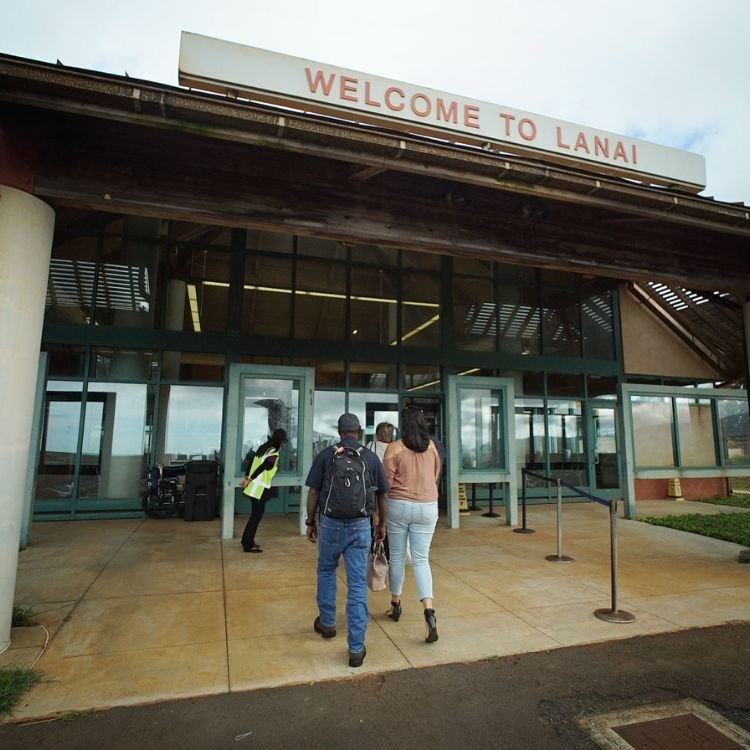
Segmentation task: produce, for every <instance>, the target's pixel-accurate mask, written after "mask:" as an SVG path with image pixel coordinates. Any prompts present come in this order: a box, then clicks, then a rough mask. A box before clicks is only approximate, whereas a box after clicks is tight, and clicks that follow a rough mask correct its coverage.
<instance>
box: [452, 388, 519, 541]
mask: <svg viewBox="0 0 750 750" xmlns="http://www.w3.org/2000/svg"><path fill="white" fill-rule="evenodd" d="M513 404H514V390H513V381H512V380H510V379H508V378H473V377H466V376H458V375H452V376H449V378H448V402H447V423H448V430H447V443H448V444H447V446H446V453H447V467H448V468H447V472H446V474H447V485H448V525H449V526H451V527H453V528H455V527H458V525H459V523H458V519H459V514H458V495H459V485H460V484H465V485H468V484H490V483H491V484H499V485H504V498H505V508H506V521H507V523H509V524H514V523H516V522H517V508H516V487H517V478H516V441H515V439H514V435H515V414H514V406H513Z"/></svg>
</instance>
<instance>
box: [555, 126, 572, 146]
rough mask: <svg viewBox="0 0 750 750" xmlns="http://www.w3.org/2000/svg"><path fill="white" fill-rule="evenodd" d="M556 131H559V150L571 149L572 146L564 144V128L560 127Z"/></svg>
mask: <svg viewBox="0 0 750 750" xmlns="http://www.w3.org/2000/svg"><path fill="white" fill-rule="evenodd" d="M556 130H557V147H558V148H570V146H569V145H568V144H567V143H563V139H562V128H561V127H560V126H559V125H558V126H557V128H556Z"/></svg>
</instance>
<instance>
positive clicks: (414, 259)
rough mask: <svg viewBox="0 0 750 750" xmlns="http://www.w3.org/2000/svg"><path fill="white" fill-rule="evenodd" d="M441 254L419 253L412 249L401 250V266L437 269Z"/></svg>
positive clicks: (424, 269)
mask: <svg viewBox="0 0 750 750" xmlns="http://www.w3.org/2000/svg"><path fill="white" fill-rule="evenodd" d="M441 257H442V256H440V255H435V254H434V253H420V252H416V251H414V250H402V251H401V267H402V268H416V269H419V270H422V271H437V270H438V269H439V268H440V259H441Z"/></svg>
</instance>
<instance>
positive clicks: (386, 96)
mask: <svg viewBox="0 0 750 750" xmlns="http://www.w3.org/2000/svg"><path fill="white" fill-rule="evenodd" d="M391 94H398V95H399V96H400V97H401V98H402V99H403V98H404V96H405V94H404V92H403V91H402V90H401V89H399V88H397V87H396V86H390V87H389V88H387V89H386V90H385V94H384V97H383V98H384V99H385V106H386V107H388V109H392V110H393V111H394V112H400V111H401V110H402V109H403V108H404V104H403V102H402V103H401V104H394V103H393V102H392V101H391Z"/></svg>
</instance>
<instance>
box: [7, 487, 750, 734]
mask: <svg viewBox="0 0 750 750" xmlns="http://www.w3.org/2000/svg"><path fill="white" fill-rule="evenodd" d="M721 510H730V509H728V508H722V507H719V506H709V505H705V504H699V503H690V502H680V503H675V502H667V501H649V502H643V503H641V504H640V506H639V511H640V512H641V513H642V514H643V515H664V514H666V513H672V512H683V513H684V512H704V513H715V512H718V511H721ZM244 520H245V519H244V518H238V519H237V530H238V531H240V530H241V528H242V525H243V523H244ZM461 523H462V528H461V529H460V530H450V529H447V528H445V526H444V523H443V522H441V523H440V524H439V528H438V533H437V534H436V537H435V541H434V544H433V550H432V560H433V574H434V579H435V602H436V610H437V615H438V628H439V632H440V640H439V641H438V642H437V643H435V644H430V645H427V644H425V643H424V640H423V638H424V635H423V620H422V617H421V611H420V609H421V607H420V605H419V602H418V601H416V597H415V594H414V588H413V580H412V577H411V573H410V572H407V584H406V589H405V591H404V599H403V601H404V615H403V617H402V618H401V621H400V622H399V623H394V622H392V621H391V620H389V619H388V618H386V617H385V616H384V612H385V609H386V608H387V605H388V594H387V593H378V594H372V593H371V594H370V614H371V621H370V626H369V628H368V633H367V659H366V661H365V663H364V666H363V667H362V669H358V670H354V669H350V668H349V667H348V664H347V658H346V657H347V650H346V637H345V615H344V602H345V574H344V572H343V570H341V579H340V583H341V585H340V587H339V604H340V610H339V622H338V629H339V636H338V637H337V638H334V639H331V640H323V639H321V638H320V637H319V636H318V635H316V634H315V633H314V632H313V630H312V621H313V619H314V617H315V615H316V608H315V559H316V548H315V547H314V546H313V545H311V544H309V543H308V542H307V541H306V540H305V539H304V538H302V537H300V536H298V535H297V533H296V517H291V516H290V517H273V516H270V517H267V518H265V519H264V520H263V523H262V525H261V528H260V532H259V535H258V540H259V542H260V544H261V546H263V547H264V549H265V552H264V553H263V554H260V555H248V554H244V553H242V550H241V547H240V544H239V541H238V540H237V539H235V540H232V541H228V542H222V541H220V540H219V538H218V533H219V525H218V521H213V522H208V523H185V522H184V521H182V520H179V519H174V520H153V519H145V520H139V519H133V520H119V521H83V522H80V521H79V522H65V523H63V522H60V523H39V524H35V525H34V527H33V529H32V544H31V546H30V547H29V548H28V549H26V550H24V551H23V552H22V553H21V556H20V564H19V575H18V583H17V592H16V604H17V605H18V606H22V607H32V608H33V610H34V612H36V613H37V614H38V616H39V619H40V621H41V623H42V624H43V625H44V626H45V628H46V632H48V633H49V642H48V643H47V644H46V647H45V641H46V640H47V634H46V632H45V630H44V629H43V628H40V627H33V628H18V629H14V631H13V640H12V646H11V649H10V650H9V651H8V652H6V653H5V654H4V655H2V656H0V663H2V664H9V663H15V664H19V665H27V666H28V665H30V664H32V663H34V662H36V666H37V667H38V668H39V669H40V670H42V671H43V672H44V674H45V677H46V679H45V681H44V682H43V683H41V684H39V685H37V686H36V687H34V688H33V689H32V690H31V691H30V692H29V693H28V694H27V695H26V696H25V698H24V700H23V702H22V704H21V705H20V706H19V707H18V708H17V710H16V712H15V715H14V720H16V721H17V720H29V719H31V718H40V717H47V716H53V715H57V714H60V713H65V712H72V711H84V710H89V709H102V708H107V707H111V706H128V705H136V704H141V703H149V702H153V701H161V700H167V699H171V698H183V697H191V696H202V695H212V694H213V695H218V694H224V693H236V692H239V691H246V690H255V689H258V688H266V687H278V686H282V685H293V684H303V683H311V682H317V681H325V680H339V679H348V678H351V677H353V676H357V675H362V674H365V675H366V674H368V673H369V674H374V673H384V672H392V671H399V670H408V669H410V668H414V667H431V666H435V665H440V664H448V663H453V662H472V661H476V660H480V659H486V658H488V657H499V656H506V655H511V654H520V653H524V652H539V651H548V650H551V649H558V648H560V647H562V646H571V645H579V644H589V643H595V642H601V641H609V640H612V639H622V638H629V637H632V636H636V635H648V634H656V633H665V632H669V631H677V630H682V629H688V628H695V627H704V626H710V625H719V624H721V623H725V622H728V621H734V620H750V566H749V565H739V564H738V563H737V555H738V552H739V551H740V549H741V547H740V546H739V545H735V544H731V543H728V542H722V541H718V540H713V539H708V538H705V537H700V536H696V535H693V534H687V533H683V532H679V531H675V530H672V529H667V528H660V527H654V526H650V525H648V524H643V523H640V522H636V521H626V520H623V519H619V521H618V529H619V542H620V599H619V606H620V608H621V609H624V610H627V611H629V612H631V613H632V614H634V615H635V616H636V621H635V622H633V623H631V624H611V623H606V622H603V621H601V620H599V619H597V618H595V617H594V616H593V611H594V610H595V609H597V608H607V607H609V606H611V598H610V565H609V555H610V551H609V549H610V548H609V518H608V513H607V510H606V509H605V508H602V507H601V506H599V505H595V504H591V503H587V504H570V505H566V506H565V508H564V529H563V534H564V536H563V552H564V553H565V554H566V555H570V556H572V557H574V558H575V561H574V562H571V563H561V562H549V561H547V560H546V559H545V556H546V555H551V554H555V553H556V551H557V550H556V537H555V509H554V506H531V507H530V508H529V514H528V525H529V526H530V527H532V528H534V529H536V533H534V534H529V535H523V534H516V533H513V531H512V529H511V528H509V527H507V526H505V525H504V522H503V519H502V518H498V519H489V518H484V517H482V516H481V515H480V514H479V513H474V514H472V515H471V516H462V518H461ZM40 654H41V658H40Z"/></svg>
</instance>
